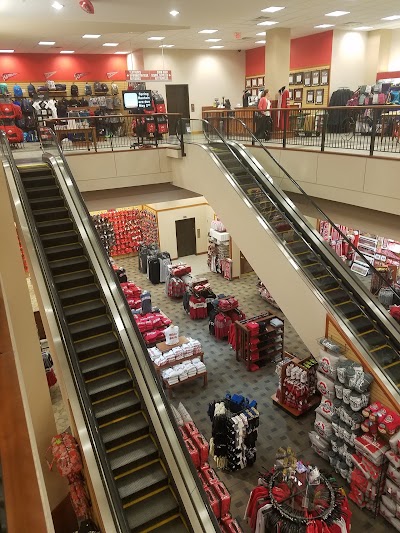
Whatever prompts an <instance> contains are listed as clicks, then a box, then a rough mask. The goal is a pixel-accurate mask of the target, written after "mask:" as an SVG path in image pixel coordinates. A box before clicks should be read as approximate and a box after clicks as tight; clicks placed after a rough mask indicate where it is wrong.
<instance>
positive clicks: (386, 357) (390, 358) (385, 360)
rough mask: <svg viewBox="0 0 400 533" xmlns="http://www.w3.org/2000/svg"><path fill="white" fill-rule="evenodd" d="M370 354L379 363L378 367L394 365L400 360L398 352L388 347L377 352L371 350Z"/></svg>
mask: <svg viewBox="0 0 400 533" xmlns="http://www.w3.org/2000/svg"><path fill="white" fill-rule="evenodd" d="M370 354H371V355H372V357H373V358H374V360H375V361H376V362H377V363H378V365H379V366H383V367H385V366H387V365H390V364H392V363H394V362H395V361H397V360H398V359H399V358H400V355H399V354H398V353H397V352H396V350H394V349H393V348H391V347H390V346H388V345H386V346H383V347H382V348H378V349H377V350H371V351H370Z"/></svg>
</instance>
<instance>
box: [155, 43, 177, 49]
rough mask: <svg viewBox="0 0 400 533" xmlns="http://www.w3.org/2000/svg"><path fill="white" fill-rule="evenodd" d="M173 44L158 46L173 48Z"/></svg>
mask: <svg viewBox="0 0 400 533" xmlns="http://www.w3.org/2000/svg"><path fill="white" fill-rule="evenodd" d="M174 46H175V45H174V44H160V46H159V47H158V48H173V47H174Z"/></svg>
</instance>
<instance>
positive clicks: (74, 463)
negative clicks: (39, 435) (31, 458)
mask: <svg viewBox="0 0 400 533" xmlns="http://www.w3.org/2000/svg"><path fill="white" fill-rule="evenodd" d="M50 449H51V453H52V455H53V461H52V462H51V464H50V463H49V462H47V464H48V466H49V468H50V470H52V469H53V465H54V463H55V464H56V467H57V470H58V472H59V473H60V475H61V476H63V477H67V476H69V475H71V474H78V473H79V472H81V471H82V468H83V465H82V459H81V454H80V453H79V450H78V444H77V442H76V440H75V438H74V437H73V436H72V435H71V433H68V432H67V431H64V432H63V433H60V434H59V435H56V436H55V437H53V438H52V439H51V446H50V447H49V448H48V450H50Z"/></svg>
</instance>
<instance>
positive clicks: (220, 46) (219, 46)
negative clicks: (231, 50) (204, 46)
mask: <svg viewBox="0 0 400 533" xmlns="http://www.w3.org/2000/svg"><path fill="white" fill-rule="evenodd" d="M210 48H223V46H222V45H218V46H210Z"/></svg>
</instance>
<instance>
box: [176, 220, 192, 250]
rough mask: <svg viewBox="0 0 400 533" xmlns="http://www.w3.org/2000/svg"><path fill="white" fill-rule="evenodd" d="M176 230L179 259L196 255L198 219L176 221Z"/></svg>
mask: <svg viewBox="0 0 400 533" xmlns="http://www.w3.org/2000/svg"><path fill="white" fill-rule="evenodd" d="M175 228H176V247H177V249H178V257H185V256H186V255H194V254H195V253H196V219H195V218H185V219H184V220H176V221H175Z"/></svg>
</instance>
